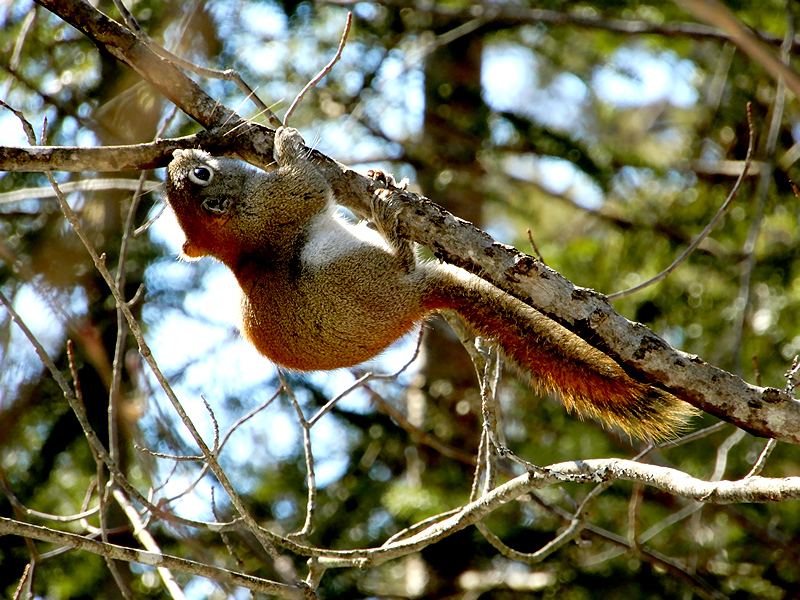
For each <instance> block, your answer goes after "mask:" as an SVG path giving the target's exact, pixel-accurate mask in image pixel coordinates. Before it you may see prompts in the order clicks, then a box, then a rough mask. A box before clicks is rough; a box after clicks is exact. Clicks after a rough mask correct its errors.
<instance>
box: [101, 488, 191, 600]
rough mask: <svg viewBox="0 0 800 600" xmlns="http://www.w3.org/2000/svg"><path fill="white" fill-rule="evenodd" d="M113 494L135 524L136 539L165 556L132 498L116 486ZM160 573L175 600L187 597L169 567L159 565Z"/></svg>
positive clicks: (132, 523) (155, 552)
mask: <svg viewBox="0 0 800 600" xmlns="http://www.w3.org/2000/svg"><path fill="white" fill-rule="evenodd" d="M112 494H113V496H114V499H115V500H116V501H117V503H118V504H119V505H120V506H121V507H122V510H123V511H124V512H125V515H126V516H127V517H128V520H129V521H130V522H131V525H133V535H134V536H135V537H136V539H138V540H139V542H141V544H142V546H144V547H145V548H146V549H147V550H148V551H149V552H152V553H153V554H156V555H160V556H163V555H164V554H163V552H161V548H159V547H158V543H157V542H156V540H155V538H154V537H153V536H152V535H151V534H150V532H149V531H147V529H145V526H144V523H143V522H142V519H141V518H140V517H139V513H138V512H137V511H136V508H134V506H133V505H132V504H131V503H130V500H128V498H127V497H126V496H125V494H123V493H122V490H120V489H119V488H115V489H114V490H113V492H112ZM104 541H105V540H104ZM158 574H159V575H160V576H161V580H162V581H163V582H164V586H165V587H166V588H167V593H168V594H169V595H170V596H171V597H172V598H174V599H175V600H185V599H186V596H185V594H184V593H183V590H182V589H181V587H180V586H179V585H178V582H177V581H175V577H174V576H173V575H172V573H171V572H170V570H169V568H167V567H158Z"/></svg>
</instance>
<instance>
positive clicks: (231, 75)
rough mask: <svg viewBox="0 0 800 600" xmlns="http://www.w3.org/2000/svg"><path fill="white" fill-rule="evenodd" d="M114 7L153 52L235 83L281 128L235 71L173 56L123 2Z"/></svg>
mask: <svg viewBox="0 0 800 600" xmlns="http://www.w3.org/2000/svg"><path fill="white" fill-rule="evenodd" d="M114 6H116V7H117V10H118V11H119V13H120V15H122V18H123V19H124V20H125V24H126V25H127V26H128V28H129V29H130V30H131V31H132V32H133V33H134V34H135V35H136V36H137V37H138V38H139V39H141V40H142V41H143V42H144V43H145V44H146V45H147V46H148V48H150V49H151V50H152V51H153V52H155V53H156V54H158V55H159V56H160V57H162V58H165V59H167V60H169V61H171V62H172V63H174V64H176V65H177V66H179V67H181V68H183V69H186V70H188V71H191V72H193V73H196V74H197V75H200V76H201V77H210V78H213V79H222V80H223V81H232V82H234V83H235V84H236V87H238V88H239V90H240V91H242V92H243V93H244V95H245V97H246V98H248V99H250V100H252V101H253V104H255V105H256V107H257V108H258V110H259V111H260V114H264V115H266V116H267V118H268V119H269V122H270V124H271V125H273V126H275V127H280V125H281V121H280V119H278V117H276V116H275V115H274V114H273V112H272V111H271V110H270V109H269V107H268V106H267V105H266V104H264V103H263V102H262V101H261V98H259V97H258V96H257V95H256V92H255V90H254V89H252V88H251V87H250V86H249V85H247V83H245V81H244V79H242V77H241V75H239V73H238V72H237V71H236V70H235V69H226V70H224V71H219V70H217V69H209V68H208V67H201V66H199V65H196V64H194V63H192V62H190V61H188V60H185V59H183V58H181V57H180V56H177V55H176V54H173V53H172V52H170V51H169V50H167V49H166V48H164V47H163V46H161V45H160V44H159V43H157V42H156V41H155V40H154V39H153V38H151V37H150V35H149V34H148V33H147V32H146V31H145V30H144V29H142V27H141V26H140V25H139V23H138V21H136V18H135V17H134V16H133V15H132V14H131V12H130V11H129V10H128V8H127V7H126V6H125V4H124V2H122V0H114Z"/></svg>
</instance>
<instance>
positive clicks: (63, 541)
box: [0, 517, 307, 600]
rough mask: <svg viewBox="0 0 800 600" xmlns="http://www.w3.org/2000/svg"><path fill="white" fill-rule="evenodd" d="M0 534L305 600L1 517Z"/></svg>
mask: <svg viewBox="0 0 800 600" xmlns="http://www.w3.org/2000/svg"><path fill="white" fill-rule="evenodd" d="M0 533H3V534H13V535H19V536H23V537H25V538H29V539H35V540H40V541H43V542H50V543H52V544H59V545H62V546H69V547H70V548H77V549H79V550H84V551H87V552H91V553H93V554H97V555H100V556H105V557H107V558H110V559H113V560H122V561H126V562H135V563H140V564H143V565H148V566H150V567H156V568H166V569H170V570H173V571H178V572H181V573H188V574H190V575H198V576H200V577H206V578H208V579H212V580H214V581H219V582H221V583H227V584H231V585H236V586H239V587H243V588H246V589H249V590H254V591H257V592H261V593H264V594H271V595H274V596H278V597H279V598H291V599H293V600H306V599H307V596H306V595H305V592H304V590H303V589H302V588H299V587H297V586H293V585H286V584H283V583H277V582H275V581H270V580H268V579H263V578H261V577H254V576H252V575H246V574H244V573H237V572H236V571H230V570H228V569H223V568H221V567H214V566H211V565H206V564H202V563H198V562H195V561H192V560H186V559H184V558H178V557H176V556H170V555H168V554H156V553H153V552H145V551H143V550H135V549H133V548H126V547H125V546H117V545H115V544H108V543H104V542H98V541H97V540H92V539H90V538H87V537H83V536H80V535H76V534H74V533H67V532H64V531H56V530H55V529H50V528H48V527H42V526H40V525H30V524H28V523H22V522H20V521H15V520H13V519H7V518H5V517H0Z"/></svg>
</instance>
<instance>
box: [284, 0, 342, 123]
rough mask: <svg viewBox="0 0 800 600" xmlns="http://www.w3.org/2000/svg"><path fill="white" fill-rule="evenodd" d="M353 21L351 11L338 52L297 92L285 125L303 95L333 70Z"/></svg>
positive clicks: (340, 55)
mask: <svg viewBox="0 0 800 600" xmlns="http://www.w3.org/2000/svg"><path fill="white" fill-rule="evenodd" d="M352 22H353V13H351V12H349V13H347V21H346V22H345V24H344V31H343V32H342V39H341V40H340V41H339V48H338V49H337V50H336V54H335V55H334V57H333V58H332V59H331V61H330V62H329V63H328V64H327V65H325V67H324V68H323V69H322V70H321V71H320V72H319V73H317V74H316V75H315V76H314V78H313V79H312V80H311V81H309V82H308V83H307V84H306V86H305V87H304V88H303V89H302V90H301V91H300V93H299V94H297V98H295V99H294V102H292V104H291V106H289V109H288V110H287V111H286V114H285V115H284V116H283V124H284V125H287V126H288V125H289V118H290V117H291V116H292V114H293V113H294V110H295V109H296V108H297V105H298V104H300V101H301V100H302V99H303V96H305V95H306V93H307V92H308V90H310V89H311V88H313V87H314V86H315V85H317V84H318V83H319V82H320V80H321V79H322V78H323V77H325V75H327V74H328V73H330V72H331V70H333V65H335V64H336V62H337V61H338V60H339V59H340V58H341V57H342V51H343V50H344V45H345V43H346V42H347V34H348V33H350V24H351V23H352Z"/></svg>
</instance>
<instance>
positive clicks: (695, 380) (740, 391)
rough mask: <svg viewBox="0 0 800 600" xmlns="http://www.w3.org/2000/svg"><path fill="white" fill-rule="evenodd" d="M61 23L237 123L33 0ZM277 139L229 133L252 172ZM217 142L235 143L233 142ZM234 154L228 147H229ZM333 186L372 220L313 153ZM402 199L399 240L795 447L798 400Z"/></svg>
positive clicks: (78, 0)
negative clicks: (678, 345) (687, 348)
mask: <svg viewBox="0 0 800 600" xmlns="http://www.w3.org/2000/svg"><path fill="white" fill-rule="evenodd" d="M39 2H40V3H41V4H42V6H45V7H46V8H48V9H50V10H52V11H53V12H54V13H56V14H57V15H59V16H61V17H62V18H64V19H65V20H66V21H67V22H69V23H71V24H73V25H74V26H75V27H77V28H78V29H80V30H81V31H83V32H84V33H86V35H88V36H89V37H91V38H92V39H93V40H94V41H95V43H97V44H100V45H104V46H106V47H107V48H108V50H109V51H110V52H112V54H114V56H117V57H118V58H119V59H120V60H121V61H123V62H125V63H126V64H128V65H130V66H131V67H132V68H133V69H134V70H136V72H137V73H139V74H140V75H141V76H142V77H143V78H144V79H146V80H147V81H149V82H151V83H152V84H153V85H154V86H156V87H157V88H158V89H160V90H161V91H162V92H163V93H164V94H165V95H166V96H167V97H168V98H169V99H170V100H172V101H173V102H175V103H176V104H177V105H178V106H179V107H180V108H181V109H182V110H184V111H185V112H186V113H187V114H189V115H190V116H192V117H193V118H195V119H196V120H197V121H198V122H200V123H201V124H203V125H205V126H206V127H209V128H212V129H213V130H215V131H217V132H220V131H229V129H228V128H229V127H231V126H238V125H239V124H241V123H243V121H242V120H241V118H240V117H239V116H238V115H236V114H235V113H234V112H233V111H231V110H230V109H228V108H226V107H222V106H221V105H219V104H218V103H216V102H214V101H213V100H212V99H211V98H210V97H209V96H208V95H207V94H205V93H204V92H203V91H202V90H201V89H200V88H199V87H198V86H197V85H196V84H195V83H194V82H193V81H191V80H190V79H189V78H188V77H186V76H185V75H184V74H183V73H182V72H181V71H180V70H179V69H178V68H177V67H175V66H173V65H170V64H169V63H167V62H166V61H165V60H163V59H162V58H160V57H158V56H157V55H156V54H155V53H153V52H152V50H150V49H149V48H148V47H147V46H145V45H144V44H142V43H141V42H139V41H138V39H137V38H136V37H135V36H134V35H133V34H132V33H130V32H129V31H128V30H126V29H124V28H123V27H121V26H120V25H119V24H117V23H116V22H114V21H112V20H111V19H109V18H108V17H106V16H105V15H103V14H102V13H100V12H99V11H97V10H96V9H94V8H92V7H91V6H90V5H88V4H87V3H86V2H85V1H84V0H74V1H73V2H70V3H62V2H57V1H56V0H39ZM272 137H273V132H272V131H271V130H269V129H267V128H265V127H263V126H261V125H257V124H254V123H253V124H248V126H247V127H244V128H242V129H241V130H240V131H238V132H237V135H236V136H235V142H236V148H237V150H238V153H239V154H240V156H242V157H243V158H245V159H246V160H248V161H249V162H253V164H257V165H262V166H263V165H265V164H268V163H269V162H271V161H272V156H271V148H272ZM220 139H223V140H226V141H229V142H230V141H233V140H232V137H231V136H227V137H224V136H223V137H222V138H220ZM231 147H233V146H231ZM311 156H312V160H314V161H315V162H316V163H317V165H318V166H319V167H320V169H322V170H323V172H324V173H325V175H326V177H327V179H328V180H329V181H330V183H331V186H332V187H333V190H334V193H335V195H336V198H337V201H338V202H339V203H340V204H342V205H343V206H345V207H347V208H349V209H351V210H353V212H355V213H356V214H357V215H360V216H367V215H369V213H370V202H371V199H372V197H373V194H374V191H375V189H374V182H373V181H372V180H371V179H369V178H367V177H364V176H362V175H360V174H358V173H356V172H355V171H352V170H350V169H347V168H346V167H345V166H343V165H341V164H340V163H338V162H336V161H335V160H332V159H330V158H328V157H326V156H324V155H322V154H320V153H319V152H316V151H312V152H311ZM396 193H397V194H402V200H403V201H404V207H403V209H402V212H401V214H400V219H399V220H400V227H401V233H402V234H404V235H406V236H407V237H409V238H410V239H413V240H414V241H416V242H419V243H421V244H423V245H425V246H427V247H428V248H430V249H431V250H432V251H433V252H434V254H435V255H436V256H437V257H438V258H440V259H442V260H445V261H447V262H450V263H452V264H455V265H457V266H460V267H463V268H465V269H466V270H468V271H471V272H473V273H476V274H479V275H480V276H481V277H483V278H485V279H487V280H488V281H490V282H492V283H493V284H494V285H496V286H497V287H499V288H501V289H503V290H505V291H507V292H509V293H510V294H512V295H514V296H516V297H517V298H519V299H520V300H522V301H523V302H526V303H528V304H530V305H531V306H534V307H535V308H537V309H539V310H540V311H541V312H542V313H543V314H545V315H547V316H549V317H551V318H553V319H554V320H556V321H558V322H559V323H561V324H562V325H564V326H565V327H567V328H568V329H570V330H571V331H573V332H574V333H576V334H577V335H578V336H580V337H582V338H583V339H585V340H586V341H587V342H588V343H590V344H591V345H593V346H595V347H597V348H599V349H600V350H602V351H603V352H606V353H608V354H609V355H610V356H612V357H614V358H615V359H616V360H618V361H619V362H620V364H622V365H623V367H625V368H626V369H627V370H628V371H629V372H630V374H631V375H632V376H633V377H635V378H638V379H642V380H644V381H648V382H651V383H654V384H656V385H659V386H660V387H662V388H664V389H666V390H667V391H669V392H671V393H673V394H674V395H676V396H677V397H679V398H681V399H683V400H686V401H687V402H689V403H691V404H693V405H695V406H697V407H699V408H701V409H703V410H705V411H707V412H710V413H712V414H714V415H716V416H718V417H720V418H722V419H724V420H726V421H729V422H731V423H734V424H736V425H737V426H739V427H742V428H743V429H746V430H747V431H749V432H751V433H754V434H756V435H761V436H766V437H775V438H777V439H779V440H782V441H786V442H791V443H800V403H798V402H797V401H795V400H793V399H792V398H791V397H790V396H789V395H788V394H786V393H784V392H781V391H779V390H777V389H774V388H762V387H757V386H752V385H750V384H748V383H746V382H745V381H743V380H742V379H740V378H738V377H735V376H734V375H731V374H730V373H727V372H725V371H723V370H721V369H719V368H716V367H713V366H711V365H708V364H706V363H705V362H703V361H702V360H700V359H698V358H697V357H695V356H691V355H688V354H685V353H683V352H680V351H679V350H676V349H674V348H672V347H671V346H669V345H668V344H667V343H666V342H665V341H664V340H662V339H661V338H660V337H658V336H657V335H656V334H654V333H653V332H652V331H650V330H649V329H647V328H646V327H644V326H643V325H640V324H638V323H632V322H630V321H628V320H627V319H625V318H624V317H622V316H621V315H619V314H618V313H617V312H616V311H615V310H614V308H613V306H612V305H611V304H610V303H609V302H608V300H607V299H606V298H605V297H604V296H602V295H601V294H598V293H596V292H594V291H592V290H588V289H585V288H579V287H576V286H575V285H573V284H572V283H571V282H570V281H568V280H567V279H565V278H564V277H562V276H561V275H559V274H558V273H556V272H555V271H553V270H552V269H549V268H547V267H546V266H544V265H542V264H541V263H539V262H538V261H536V260H535V259H534V258H532V257H530V256H527V255H525V254H523V253H521V252H519V251H517V250H516V249H514V248H511V247H509V246H505V245H503V244H499V243H497V242H496V241H495V240H493V239H492V238H491V237H489V236H488V235H487V234H485V233H484V232H482V231H480V230H479V229H477V228H475V227H474V226H472V225H471V224H470V223H467V222H465V221H463V220H461V219H458V218H457V217H454V216H453V215H451V214H449V213H447V212H446V211H444V210H443V209H442V208H440V207H438V206H437V205H435V204H433V203H432V202H431V201H430V200H428V199H427V198H423V197H421V196H418V195H416V194H412V193H410V192H407V191H397V192H396Z"/></svg>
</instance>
